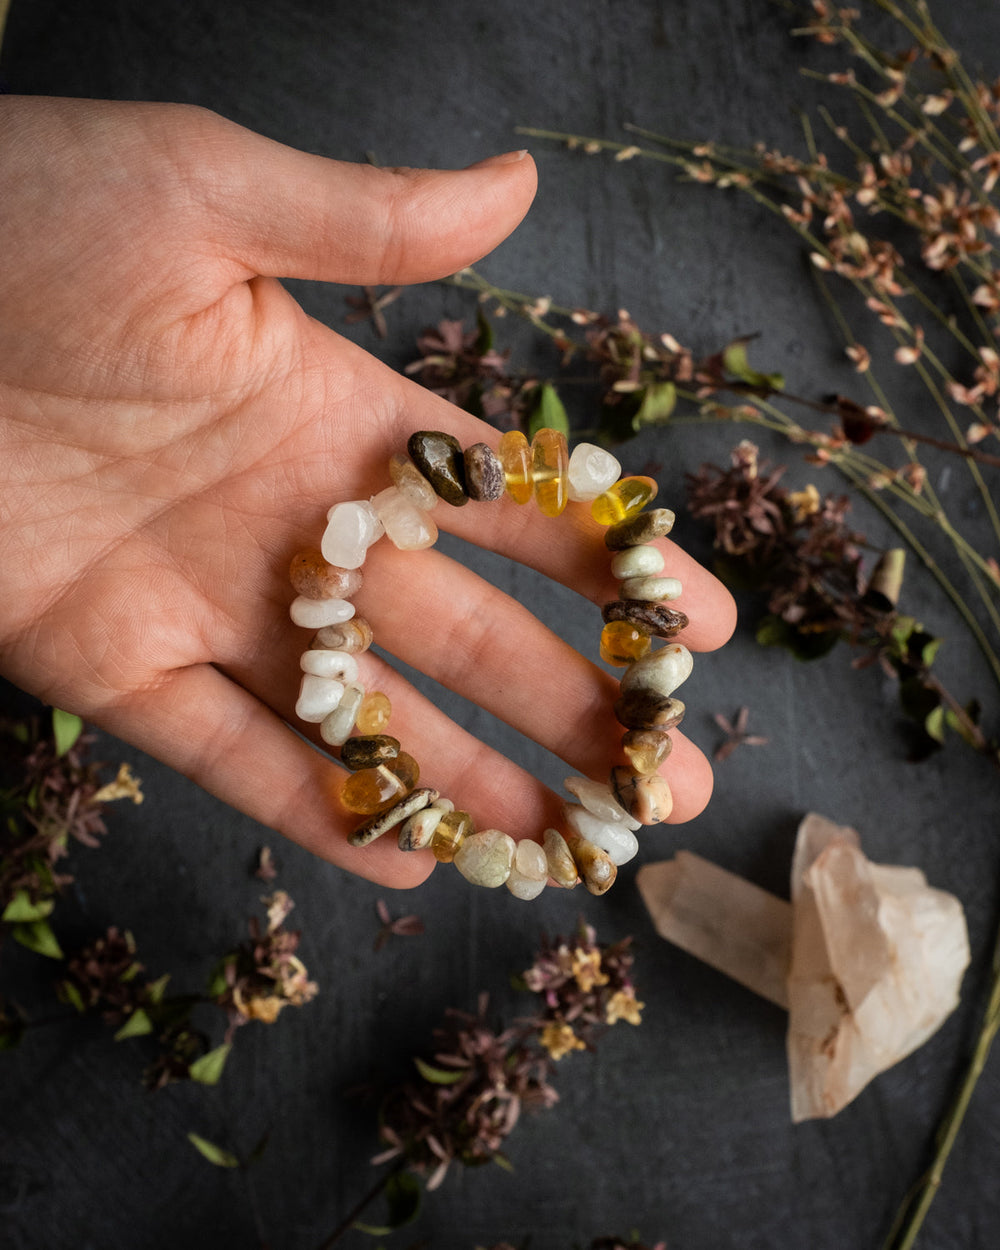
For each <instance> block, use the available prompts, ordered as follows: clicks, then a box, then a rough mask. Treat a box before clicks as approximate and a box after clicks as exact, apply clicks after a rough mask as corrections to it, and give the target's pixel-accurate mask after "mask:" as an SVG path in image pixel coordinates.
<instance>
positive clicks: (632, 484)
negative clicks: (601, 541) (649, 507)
mask: <svg viewBox="0 0 1000 1250" xmlns="http://www.w3.org/2000/svg"><path fill="white" fill-rule="evenodd" d="M659 489H660V488H659V487H658V486H657V485H656V483H655V482H654V481H653V479H652V478H651V477H623V478H621V479H620V480H619V481H617V482H615V484H614V486H612V487H610V489H608V490H606V491H605V492H604V494H603V495H598V496H597V498H596V499H595V500H594V502H593V503H592V504H591V505H590V515H591V516H592V517H593V518H594V520H595V521H596V522H597V524H598V525H617V524H618V523H619V522H620V521H627V520H629V518H630V517H634V516H636V515H637V514H638V513H640V512H641V511H642V510H643V508H645V506H646V504H648V503H649V501H650V500H651V499H655V498H656V492H657V491H658V490H659Z"/></svg>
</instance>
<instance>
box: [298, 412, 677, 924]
mask: <svg viewBox="0 0 1000 1250" xmlns="http://www.w3.org/2000/svg"><path fill="white" fill-rule="evenodd" d="M407 451H408V453H409V456H402V455H399V454H397V455H394V456H393V457H392V458H391V460H390V461H389V473H390V476H391V478H392V485H391V486H389V487H387V488H386V489H385V490H383V491H382V492H381V493H380V494H378V495H375V496H374V497H373V498H372V499H370V500H354V501H352V502H349V503H339V504H335V505H334V506H333V507H332V508H331V509H330V510H329V512H328V513H327V525H326V530H325V532H324V534H323V538H322V542H321V545H320V549H319V550H309V551H303V552H300V553H299V554H298V555H296V556H295V557H294V558H293V560H292V563H291V567H290V570H289V575H290V579H291V582H292V586H293V588H294V590H295V592H296V594H297V596H298V597H297V598H296V599H295V601H294V602H293V603H292V606H291V618H292V620H293V621H294V622H295V624H296V625H300V626H303V627H304V628H307V629H314V630H317V631H318V632H317V633H316V634H315V636H314V637H313V639H312V641H311V642H310V644H309V647H308V649H307V650H306V651H305V652H304V653H303V655H302V658H301V668H302V673H303V676H302V679H301V686H300V689H299V696H298V701H297V703H296V705H295V712H296V715H297V716H298V717H299V718H300V719H301V720H303V721H305V722H307V723H310V724H317V725H319V733H320V737H321V738H322V739H323V741H324V742H325V743H327V745H329V746H332V747H339V748H340V761H341V763H342V764H343V765H344V766H345V767H346V768H347V769H349V770H351V775H350V776H349V777H348V778H347V779H346V781H345V782H344V785H343V787H342V790H341V794H340V801H341V803H342V805H343V806H344V807H345V808H346V809H347V810H348V811H349V812H352V813H355V814H357V815H360V816H364V817H365V819H364V820H363V821H362V822H361V823H360V824H359V825H358V826H357V828H356V829H355V830H354V831H353V833H352V834H351V835H350V838H349V841H350V843H351V844H352V845H353V846H367V845H368V844H369V843H370V842H373V841H374V840H375V839H376V838H379V837H381V836H382V835H383V834H385V833H387V832H389V831H390V830H398V841H399V847H400V849H401V850H403V851H415V850H420V849H422V848H425V847H429V848H430V850H431V851H432V852H433V854H434V856H435V858H436V859H438V860H439V861H440V862H442V863H454V864H455V866H456V867H457V868H458V869H459V871H460V872H461V873H462V875H463V876H464V877H465V878H466V879H467V880H468V881H470V882H472V883H473V884H474V885H483V886H494V887H495V886H499V885H504V884H506V886H507V888H508V889H509V890H510V891H511V893H512V894H514V895H515V897H517V898H522V899H531V898H535V897H537V896H538V895H539V894H540V893H541V892H542V890H543V889H544V888H545V886H546V884H547V883H548V882H549V881H550V880H551V881H553V882H554V883H555V884H557V885H559V886H562V887H564V888H567V889H569V888H572V887H573V886H575V885H576V884H577V882H578V881H579V880H582V881H583V883H584V885H585V886H586V888H587V889H588V890H589V891H590V892H591V893H592V894H603V893H604V892H605V890H607V889H608V888H609V887H610V886H611V885H612V883H613V882H614V880H615V877H616V875H617V872H618V866H619V865H621V864H624V863H627V862H628V860H630V859H631V858H632V857H633V856H634V855H635V854H636V852H637V850H638V841H637V840H636V836H635V830H637V829H638V828H639V827H640V826H641V825H654V824H658V823H659V822H660V821H662V820H665V819H666V818H667V816H669V814H670V811H671V808H672V807H673V797H672V795H671V793H670V787H669V785H668V784H667V781H666V779H665V778H664V777H662V776H660V775H659V772H658V769H659V766H660V765H661V764H662V763H663V761H664V760H665V759H666V758H667V756H668V755H669V753H670V749H671V747H672V745H673V743H672V739H671V738H670V736H669V733H668V731H669V730H670V729H673V728H675V727H676V726H677V725H679V724H680V722H681V719H682V718H683V715H684V704H683V703H682V702H681V701H680V700H679V699H675V698H673V697H672V695H673V692H674V690H676V689H677V687H678V686H679V685H680V684H681V683H682V682H683V681H684V680H685V679H686V678H687V677H688V676H689V674H690V672H691V667H692V659H691V653H690V652H689V651H688V650H687V648H686V647H684V646H682V645H681V644H680V643H677V642H670V641H669V640H670V639H672V638H673V637H674V635H675V634H677V633H679V632H680V631H681V630H682V629H683V628H684V627H685V626H686V625H687V623H688V620H687V617H686V616H685V615H684V614H683V613H682V612H679V611H677V610H676V609H674V608H671V607H668V606H666V602H667V601H669V600H671V599H675V598H676V597H677V596H678V595H679V594H680V593H681V585H680V582H678V581H677V580H676V579H675V578H672V577H664V576H662V574H663V569H664V557H663V554H662V552H661V551H660V550H659V549H658V548H657V547H655V546H653V545H651V543H652V540H654V539H656V538H659V537H662V536H663V535H665V534H667V533H669V532H670V529H671V528H672V526H673V523H674V514H673V513H672V512H671V511H669V510H668V509H666V508H657V509H653V510H649V511H647V510H646V505H647V504H648V503H650V502H651V501H652V500H653V498H654V497H655V495H656V493H657V489H658V488H657V485H656V482H654V481H653V479H652V478H649V477H625V478H622V477H621V476H620V473H621V465H620V464H619V462H618V461H617V460H616V459H615V457H614V456H612V455H611V454H610V453H609V452H607V451H605V450H603V449H602V448H600V447H596V446H594V445H593V444H591V443H582V444H580V445H579V446H577V447H576V448H575V449H574V451H573V454H572V455H570V454H569V450H568V447H567V443H566V439H565V437H564V436H563V434H561V433H560V432H559V431H557V430H551V429H543V430H539V431H538V433H537V434H535V436H534V438H533V439H532V441H531V442H530V443H529V442H528V439H527V438H526V437H525V435H524V434H522V433H521V432H520V431H518V430H512V431H510V432H508V433H506V434H504V435H503V437H502V438H501V440H500V447H499V450H498V452H494V451H493V450H492V449H491V448H490V447H488V446H487V445H486V444H485V443H477V444H475V446H472V447H469V448H467V449H466V450H465V451H464V452H463V450H462V448H461V446H460V445H459V443H458V441H457V440H456V439H455V438H454V437H453V436H452V435H450V434H443V433H439V432H436V431H421V432H419V433H416V434H413V435H412V436H411V437H410V439H409V441H408V443H407ZM505 494H506V495H507V496H509V497H510V498H511V499H513V500H514V502H515V503H517V504H526V503H528V502H529V501H530V500H532V499H534V500H535V502H536V504H537V506H538V508H539V509H540V511H541V512H542V513H543V514H544V515H546V516H553V517H554V516H558V515H559V514H560V513H561V512H562V511H563V509H564V508H565V507H566V504H567V502H569V501H574V502H590V504H591V513H592V515H593V517H594V519H595V520H596V521H597V522H598V523H599V524H601V525H604V526H606V527H607V529H606V533H605V544H606V546H607V547H608V549H609V550H610V551H611V552H613V556H612V559H611V572H612V574H613V576H614V577H615V578H616V579H618V581H619V598H618V599H617V600H615V601H613V602H611V603H608V604H606V605H605V606H604V609H603V612H602V615H603V618H604V622H605V624H604V629H603V631H602V633H601V644H600V654H601V658H602V659H603V660H604V661H605V662H606V663H608V664H611V665H613V666H615V667H623V668H624V669H625V672H624V674H623V675H622V678H621V694H620V697H619V698H618V700H617V701H616V702H615V705H614V711H615V716H616V717H617V719H618V721H619V722H620V724H621V725H622V726H623V727H624V729H625V733H624V734H623V736H622V740H621V745H622V751H623V753H624V756H625V758H626V759H627V760H628V763H627V764H616V765H614V766H613V767H612V768H611V771H610V775H609V778H608V780H607V782H599V781H594V780H591V779H590V778H586V777H569V778H567V779H566V782H565V786H566V789H567V790H568V791H569V793H570V794H572V795H573V796H574V797H575V798H576V799H577V800H578V802H576V803H566V804H565V805H564V806H563V819H564V822H565V826H566V827H565V828H564V829H562V830H558V829H546V830H545V831H544V833H543V834H542V841H541V844H539V843H538V842H537V841H535V840H534V839H532V838H523V839H522V840H520V841H515V840H514V838H512V837H511V836H510V835H509V834H507V833H503V832H501V831H500V830H498V829H484V830H479V831H477V830H476V827H475V824H474V822H473V819H472V816H471V815H470V814H469V813H468V812H465V811H456V810H455V805H454V804H453V803H452V802H451V801H450V800H449V799H446V798H443V797H442V796H441V794H440V793H439V792H438V791H437V790H435V789H432V788H431V787H429V786H419V785H418V781H419V779H420V767H419V765H418V764H417V761H416V760H415V759H414V758H413V756H412V755H410V754H409V753H408V752H406V751H404V750H403V749H402V745H401V743H400V742H399V741H398V740H397V739H396V738H394V737H392V736H391V735H390V734H388V733H387V732H385V731H386V729H387V726H388V723H389V717H390V713H391V710H392V709H391V705H390V702H389V699H388V697H387V696H386V695H385V694H383V693H382V692H381V691H371V692H367V693H366V691H365V689H364V688H363V687H362V686H361V685H360V684H359V682H358V662H357V658H356V657H357V655H358V654H359V653H360V652H363V651H366V650H368V648H369V647H370V646H371V645H372V642H373V632H372V628H371V626H370V625H369V624H368V622H367V621H365V620H362V619H361V618H360V617H357V616H355V609H354V605H353V603H351V602H350V599H351V596H352V595H355V594H356V593H357V592H358V590H359V589H360V587H361V584H362V574H361V567H362V565H363V564H364V562H365V558H366V555H367V552H368V549H369V547H371V546H372V544H373V543H375V542H376V541H377V540H378V539H379V538H380V537H382V535H383V534H385V535H386V536H388V538H389V540H390V541H391V542H392V543H394V544H395V546H396V547H398V548H400V549H401V550H420V549H422V548H425V547H430V546H432V545H433V544H434V542H435V541H436V539H437V533H438V531H437V526H436V525H435V523H434V521H433V519H432V518H431V516H430V512H431V510H432V509H433V508H434V507H435V506H436V504H437V503H438V501H439V500H444V501H445V502H446V503H448V504H449V505H451V506H453V507H462V506H464V505H465V504H467V503H468V502H469V500H470V499H471V500H477V501H490V500H497V499H500V498H501V497H502V496H503V495H505ZM654 638H658V639H667V640H668V643H667V645H666V646H663V647H659V648H656V649H653V646H652V642H653V639H654Z"/></svg>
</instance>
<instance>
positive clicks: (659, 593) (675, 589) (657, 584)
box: [618, 577, 681, 603]
mask: <svg viewBox="0 0 1000 1250" xmlns="http://www.w3.org/2000/svg"><path fill="white" fill-rule="evenodd" d="M618 593H619V595H620V596H621V597H622V599H645V600H647V601H649V602H653V603H661V602H662V601H663V600H664V599H677V598H679V596H680V593H681V584H680V582H679V581H678V580H677V578H676V577H626V578H625V580H624V581H623V582H622V584H621V585H620V586H619V587H618Z"/></svg>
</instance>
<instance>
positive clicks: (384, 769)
mask: <svg viewBox="0 0 1000 1250" xmlns="http://www.w3.org/2000/svg"><path fill="white" fill-rule="evenodd" d="M419 780H420V765H419V764H418V763H417V761H416V760H415V759H414V758H413V756H412V755H407V753H406V752H405V751H400V753H399V754H398V755H397V756H396V758H395V759H394V760H390V761H389V762H388V763H386V764H378V765H376V767H374V768H362V769H361V770H360V772H356V773H352V774H351V776H350V777H348V778H347V780H346V781H345V782H344V788H343V789H342V790H341V792H340V801H341V803H343V805H344V806H345V807H346V808H347V810H348V811H349V812H357V813H358V814H359V815H361V816H372V815H374V814H375V813H376V812H380V811H383V810H384V809H385V808H387V807H389V806H391V804H393V803H395V802H396V800H397V799H401V798H402V797H403V795H404V794H409V793H410V791H411V790H412V789H413V787H414V786H415V785H416V784H417V782H418V781H419Z"/></svg>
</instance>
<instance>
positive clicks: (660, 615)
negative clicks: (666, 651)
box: [601, 599, 689, 638]
mask: <svg viewBox="0 0 1000 1250" xmlns="http://www.w3.org/2000/svg"><path fill="white" fill-rule="evenodd" d="M601 615H602V616H603V617H604V621H605V624H607V623H609V622H611V621H628V623H629V624H630V625H634V626H635V627H636V629H641V630H643V631H644V632H645V633H647V634H653V635H654V637H656V638H673V636H674V635H675V634H679V633H680V632H681V630H682V629H687V627H688V624H689V621H688V618H687V617H686V616H685V615H684V613H683V612H679V611H678V610H677V609H676V608H668V607H665V606H664V605H663V604H662V603H649V602H647V601H646V600H645V599H613V600H612V601H611V603H606V604H605V605H604V607H603V608H602V609H601Z"/></svg>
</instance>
